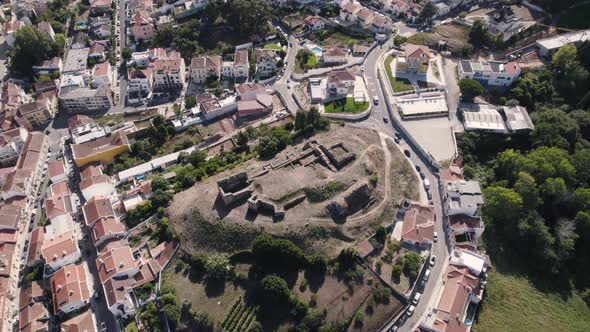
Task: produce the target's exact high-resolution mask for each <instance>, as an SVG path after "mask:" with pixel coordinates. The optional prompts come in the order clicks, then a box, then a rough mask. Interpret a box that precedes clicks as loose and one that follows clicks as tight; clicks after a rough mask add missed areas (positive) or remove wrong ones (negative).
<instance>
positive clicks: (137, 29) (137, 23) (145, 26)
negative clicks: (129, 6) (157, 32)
mask: <svg viewBox="0 0 590 332" xmlns="http://www.w3.org/2000/svg"><path fill="white" fill-rule="evenodd" d="M131 34H133V38H134V39H135V40H136V41H139V40H149V39H151V38H152V37H153V36H154V23H153V21H152V18H151V17H150V15H149V14H148V13H147V12H145V11H143V10H139V11H137V12H136V13H135V14H134V15H133V17H132V18H131Z"/></svg>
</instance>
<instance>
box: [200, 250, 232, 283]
mask: <svg viewBox="0 0 590 332" xmlns="http://www.w3.org/2000/svg"><path fill="white" fill-rule="evenodd" d="M230 270H231V264H230V261H229V257H228V256H227V255H225V254H212V255H209V256H207V258H206V259H205V271H206V272H207V278H208V279H210V280H224V279H225V277H226V276H227V275H228V273H229V271H230Z"/></svg>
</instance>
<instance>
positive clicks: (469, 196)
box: [444, 181, 483, 216]
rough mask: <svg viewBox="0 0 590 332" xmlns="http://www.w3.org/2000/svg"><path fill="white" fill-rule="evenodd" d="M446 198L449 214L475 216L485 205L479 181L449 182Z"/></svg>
mask: <svg viewBox="0 0 590 332" xmlns="http://www.w3.org/2000/svg"><path fill="white" fill-rule="evenodd" d="M444 199H445V208H446V211H447V214H448V215H455V214H464V215H468V216H475V215H477V214H478V213H479V211H480V210H481V207H482V206H483V197H482V195H481V188H480V186H479V182H477V181H456V182H448V183H447V186H446V188H445V193H444Z"/></svg>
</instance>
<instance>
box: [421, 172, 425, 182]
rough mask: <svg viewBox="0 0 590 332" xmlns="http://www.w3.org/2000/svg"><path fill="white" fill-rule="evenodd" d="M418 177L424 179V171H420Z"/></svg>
mask: <svg viewBox="0 0 590 332" xmlns="http://www.w3.org/2000/svg"><path fill="white" fill-rule="evenodd" d="M420 178H421V179H422V180H424V179H425V178H426V174H424V172H420Z"/></svg>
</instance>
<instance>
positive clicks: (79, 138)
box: [68, 115, 110, 144]
mask: <svg viewBox="0 0 590 332" xmlns="http://www.w3.org/2000/svg"><path fill="white" fill-rule="evenodd" d="M68 129H69V130H70V137H71V139H72V142H73V143H74V144H82V143H86V142H89V141H92V140H95V139H98V138H101V137H105V136H106V135H107V131H108V132H109V133H110V128H108V127H102V126H99V125H97V124H96V123H94V120H92V118H90V117H88V116H85V115H74V116H73V117H71V118H69V119H68Z"/></svg>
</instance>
